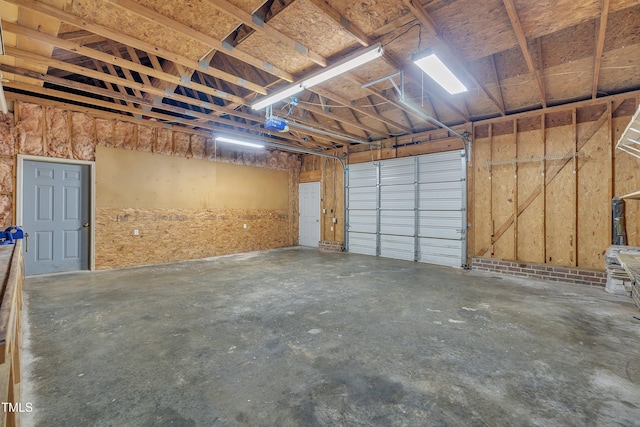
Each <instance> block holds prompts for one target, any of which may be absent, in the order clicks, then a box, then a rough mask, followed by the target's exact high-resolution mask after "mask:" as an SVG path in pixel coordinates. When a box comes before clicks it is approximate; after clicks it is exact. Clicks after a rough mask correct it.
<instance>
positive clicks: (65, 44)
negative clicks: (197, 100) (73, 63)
mask: <svg viewBox="0 0 640 427" xmlns="http://www.w3.org/2000/svg"><path fill="white" fill-rule="evenodd" d="M2 26H3V29H4V30H5V31H8V32H12V33H14V34H18V35H21V36H24V37H27V38H29V39H31V40H35V41H41V42H44V43H48V44H50V45H52V46H55V47H58V48H60V49H64V50H67V51H70V52H76V53H78V54H79V55H83V56H86V57H88V58H93V59H97V60H98V61H102V62H104V63H109V64H112V65H117V66H118V67H121V68H128V69H130V70H133V71H136V72H138V73H143V74H146V75H148V76H152V77H156V78H158V79H160V80H164V81H167V82H170V83H175V84H178V85H180V86H187V87H190V88H191V89H194V90H197V91H199V92H203V93H209V94H211V95H213V96H215V97H217V98H220V99H223V100H228V101H233V102H238V103H245V101H244V99H242V98H239V97H237V96H235V95H231V94H230V93H226V92H223V91H220V90H217V89H214V88H210V87H208V86H205V85H202V84H198V83H193V82H191V81H183V80H182V79H181V78H180V77H178V76H174V75H172V74H168V73H165V72H162V71H158V70H155V69H153V68H149V67H145V66H144V65H140V64H137V63H135V62H133V61H127V60H124V59H122V58H118V57H116V56H113V55H109V54H107V53H104V52H101V51H99V50H95V49H90V48H87V47H84V46H80V45H79V44H77V43H74V42H71V41H68V40H62V39H59V38H57V37H54V36H50V35H48V34H44V33H41V32H39V31H35V30H32V29H30V28H26V27H22V26H20V25H17V24H13V23H11V22H6V21H2Z"/></svg>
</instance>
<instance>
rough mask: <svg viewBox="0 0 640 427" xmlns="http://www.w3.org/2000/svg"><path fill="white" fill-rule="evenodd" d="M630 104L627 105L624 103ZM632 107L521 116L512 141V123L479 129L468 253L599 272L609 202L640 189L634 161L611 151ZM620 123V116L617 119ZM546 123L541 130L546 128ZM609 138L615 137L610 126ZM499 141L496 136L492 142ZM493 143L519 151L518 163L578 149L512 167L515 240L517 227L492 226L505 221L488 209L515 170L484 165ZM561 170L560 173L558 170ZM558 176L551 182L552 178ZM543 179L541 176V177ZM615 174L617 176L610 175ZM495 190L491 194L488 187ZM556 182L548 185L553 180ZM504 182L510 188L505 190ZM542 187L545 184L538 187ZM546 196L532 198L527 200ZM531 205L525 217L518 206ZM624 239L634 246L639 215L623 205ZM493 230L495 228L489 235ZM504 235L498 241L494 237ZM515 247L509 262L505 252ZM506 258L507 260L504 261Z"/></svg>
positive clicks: (606, 242)
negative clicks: (570, 156)
mask: <svg viewBox="0 0 640 427" xmlns="http://www.w3.org/2000/svg"><path fill="white" fill-rule="evenodd" d="M628 101H631V102H628ZM629 104H632V105H633V106H635V102H634V100H633V99H631V100H626V101H624V102H621V101H615V102H612V108H611V109H608V102H606V101H603V102H601V103H593V104H585V105H584V106H582V107H576V108H574V109H571V108H568V109H566V110H562V109H555V110H554V111H553V112H549V113H547V114H544V115H541V114H534V113H531V114H523V115H520V116H519V119H516V120H517V124H516V125H517V135H515V136H514V134H513V119H505V121H503V122H500V121H492V122H491V123H489V124H477V125H476V126H475V127H474V136H475V139H474V159H473V161H474V163H475V165H474V168H473V170H474V176H473V177H472V178H473V183H474V184H473V189H472V190H471V191H473V200H474V202H473V204H472V206H473V210H474V221H473V230H472V233H473V239H474V240H475V245H474V246H473V248H474V249H473V250H474V251H475V253H476V254H480V253H483V254H484V255H483V256H493V257H495V258H507V259H512V260H515V261H523V262H525V261H526V262H536V263H540V262H546V263H547V264H550V265H578V266H579V267H582V268H589V269H600V270H601V269H603V268H604V262H603V258H602V256H603V253H604V250H605V249H606V248H607V247H608V246H609V244H610V240H609V239H610V237H609V236H610V227H611V225H610V222H611V217H610V209H611V208H610V205H611V197H613V196H614V195H621V194H625V193H624V191H627V190H629V191H633V188H637V187H638V186H640V182H637V179H636V178H635V176H636V175H637V174H638V169H639V161H638V160H637V159H635V158H632V157H631V156H628V155H625V154H624V153H615V158H614V159H612V155H614V153H612V151H614V150H613V146H614V145H615V142H616V141H617V135H616V134H619V132H621V130H620V128H622V129H624V127H625V126H626V123H628V116H629V115H630V114H631V113H632V112H633V111H634V110H633V108H631V107H628V105H629ZM617 115H625V117H624V118H622V117H620V118H617ZM543 120H544V122H543ZM609 123H613V126H614V132H613V135H612V132H611V125H610V124H609ZM496 134H498V135H496ZM496 140H499V141H500V140H504V141H508V140H510V141H512V143H513V144H515V145H516V147H515V149H516V154H517V157H514V158H517V159H519V160H526V159H528V158H538V157H543V156H554V155H563V154H567V153H569V154H570V153H573V152H574V151H575V150H576V147H577V148H579V157H578V158H577V160H576V162H575V166H576V168H575V173H574V162H573V160H572V159H569V160H568V161H567V160H557V159H548V160H546V161H530V162H527V161H521V162H518V163H517V178H516V180H517V191H518V193H517V200H518V203H519V211H520V214H519V215H517V230H518V231H517V235H514V230H513V227H514V224H512V225H510V226H509V227H508V228H506V229H505V228H504V227H503V226H504V225H506V224H508V222H505V221H502V222H499V221H494V220H495V218H496V217H499V216H501V215H503V213H502V210H503V205H500V204H499V205H495V200H496V196H495V194H494V195H493V202H494V203H489V201H488V200H487V194H488V193H489V192H490V191H491V192H492V193H493V192H495V191H496V189H499V190H500V191H503V190H502V189H503V187H505V186H507V187H509V183H508V181H511V182H513V181H514V177H513V166H512V165H511V164H508V165H493V166H487V165H486V162H492V161H495V160H497V159H496V158H492V157H491V154H494V153H495V149H494V151H491V150H489V146H491V145H492V143H495V141H496ZM563 164H564V166H562V165H563ZM560 167H562V169H560V170H559V173H557V175H555V172H557V171H558V169H559V168H560ZM497 168H509V169H511V171H512V172H511V176H507V174H504V176H500V175H498V174H496V169H497ZM543 171H544V174H545V176H544V177H543V176H542V172H543ZM614 171H615V176H614V175H613V174H614ZM489 176H491V178H492V179H491V180H492V181H498V180H499V181H501V182H493V183H492V184H491V185H492V187H493V188H492V189H491V190H489V188H488V185H489V182H488V181H489V179H488V177H489ZM552 176H554V178H553V179H552V180H550V178H551V177H552ZM502 181H507V182H502ZM545 181H546V184H543V182H545ZM540 188H543V190H542V191H541V192H539V193H537V196H536V197H535V198H533V199H532V200H529V199H530V196H531V195H532V194H536V193H535V192H536V191H537V190H539V189H540ZM525 203H529V204H528V205H527V207H526V209H524V210H522V209H523V205H524V204H525ZM627 208H628V210H627V216H626V217H627V223H628V224H630V226H628V237H629V243H630V244H631V245H634V244H636V243H635V242H636V241H637V239H638V236H639V234H638V226H637V224H636V222H637V218H638V207H637V206H635V205H633V204H630V203H627ZM489 225H492V227H489ZM500 228H503V230H501V231H502V233H501V234H500V235H498V233H497V231H496V230H498V229H500ZM492 229H493V231H494V232H496V238H497V241H496V242H495V245H494V248H495V253H494V254H493V255H492V254H491V233H492ZM514 240H515V241H516V242H517V247H516V249H517V250H516V253H515V254H514V256H513V258H508V257H507V256H505V254H504V253H503V251H504V250H505V246H506V248H510V247H511V242H513V241H514ZM507 255H509V254H508V253H507Z"/></svg>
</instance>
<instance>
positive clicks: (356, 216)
mask: <svg viewBox="0 0 640 427" xmlns="http://www.w3.org/2000/svg"><path fill="white" fill-rule="evenodd" d="M376 224H377V215H376V211H354V210H350V211H349V232H352V231H353V232H362V233H375V232H376V229H377V225H376Z"/></svg>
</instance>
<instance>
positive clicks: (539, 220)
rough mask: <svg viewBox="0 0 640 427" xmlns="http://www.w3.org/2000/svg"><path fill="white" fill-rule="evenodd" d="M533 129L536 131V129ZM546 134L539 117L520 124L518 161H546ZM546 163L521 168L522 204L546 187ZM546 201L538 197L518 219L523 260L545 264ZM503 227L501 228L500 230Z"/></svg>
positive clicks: (529, 163)
mask: <svg viewBox="0 0 640 427" xmlns="http://www.w3.org/2000/svg"><path fill="white" fill-rule="evenodd" d="M532 128H533V129H532ZM543 132H544V130H543V129H542V126H541V119H540V118H539V117H531V118H526V119H521V120H518V135H517V138H518V142H517V155H516V157H517V158H518V159H527V158H542V157H544V153H545V149H544V136H543ZM544 169H545V162H544V161H532V162H522V163H519V164H518V170H517V173H518V187H517V191H518V200H519V201H520V204H522V203H523V202H524V201H525V200H526V199H527V197H529V195H530V194H531V193H532V192H534V191H535V190H536V188H538V187H541V186H543V185H544ZM544 219H545V218H544V197H537V198H536V200H535V201H534V202H533V203H532V204H531V206H530V207H529V208H528V209H527V210H525V211H524V212H523V213H522V214H521V215H520V216H519V217H518V236H517V245H518V246H517V254H518V258H519V259H526V260H529V261H530V262H537V263H543V262H544V257H545V255H544V254H545V252H544V249H545V248H544V243H545V238H544V229H545V228H544ZM499 226H500V224H498V227H499Z"/></svg>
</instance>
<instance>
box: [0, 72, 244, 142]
mask: <svg viewBox="0 0 640 427" xmlns="http://www.w3.org/2000/svg"><path fill="white" fill-rule="evenodd" d="M25 71H28V70H25ZM27 74H28V73H27ZM5 86H6V87H13V88H16V89H20V90H24V91H27V92H31V93H36V94H39V95H46V96H51V97H54V98H62V99H65V100H67V101H75V102H80V103H83V104H87V105H92V106H97V107H101V108H107V109H111V110H116V111H121V112H123V113H130V114H132V115H137V116H138V117H142V116H147V117H153V118H156V119H160V120H163V121H166V122H170V123H180V124H192V125H193V126H195V127H207V126H210V125H207V124H206V123H207V122H213V123H217V124H222V125H225V126H230V125H232V126H236V127H238V128H241V129H245V130H252V129H253V127H254V126H252V125H243V124H240V123H234V122H232V121H230V120H228V119H221V118H219V117H216V116H211V115H208V114H205V113H199V112H196V111H190V110H187V109H185V108H181V107H175V106H172V105H166V104H162V105H161V106H152V105H149V104H148V103H147V104H141V105H147V106H148V107H147V108H144V107H135V106H134V105H131V104H128V105H121V104H114V103H111V102H107V101H103V100H100V99H96V98H90V97H87V96H83V95H75V94H70V93H68V92H62V91H58V90H55V89H49V88H43V87H41V86H34V85H28V84H26V83H19V82H7V83H5ZM87 86H89V87H87ZM91 88H93V86H90V85H83V84H80V83H76V85H75V89H78V90H81V91H88V90H90V89H91ZM93 89H94V93H97V92H96V91H95V89H96V88H93ZM100 93H101V94H105V95H106V94H109V93H110V95H108V96H111V97H118V98H121V99H124V100H127V101H130V102H132V101H134V100H137V98H135V97H131V96H127V95H124V94H119V93H118V92H115V91H112V90H109V89H100ZM151 108H154V109H158V110H164V111H171V112H173V113H177V114H180V115H184V116H189V117H192V118H193V119H194V120H189V119H186V118H184V117H176V116H172V115H168V114H164V113H161V112H157V111H156V112H154V111H151ZM211 129H215V127H211Z"/></svg>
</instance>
